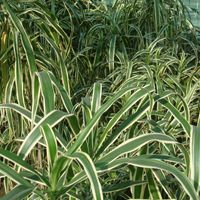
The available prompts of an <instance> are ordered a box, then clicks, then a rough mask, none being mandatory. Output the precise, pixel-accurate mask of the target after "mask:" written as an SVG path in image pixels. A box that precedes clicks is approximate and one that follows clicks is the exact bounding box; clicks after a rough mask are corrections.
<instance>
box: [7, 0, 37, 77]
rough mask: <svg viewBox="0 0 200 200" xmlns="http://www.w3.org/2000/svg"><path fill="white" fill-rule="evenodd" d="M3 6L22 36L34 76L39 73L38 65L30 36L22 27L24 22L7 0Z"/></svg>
mask: <svg viewBox="0 0 200 200" xmlns="http://www.w3.org/2000/svg"><path fill="white" fill-rule="evenodd" d="M3 4H4V6H5V8H6V11H7V12H8V14H9V16H10V18H11V20H12V22H13V25H14V26H15V27H16V29H17V30H18V31H19V32H20V34H21V37H22V44H23V47H24V50H25V52H26V57H27V60H28V65H29V69H30V73H31V74H33V73H34V72H35V71H37V67H36V64H35V57H34V52H33V48H32V45H31V42H30V40H29V38H28V35H27V33H26V31H25V29H24V27H23V25H22V22H21V21H20V19H19V18H18V17H17V16H16V15H15V13H14V12H13V11H12V9H11V8H10V6H9V5H8V2H7V1H6V0H3Z"/></svg>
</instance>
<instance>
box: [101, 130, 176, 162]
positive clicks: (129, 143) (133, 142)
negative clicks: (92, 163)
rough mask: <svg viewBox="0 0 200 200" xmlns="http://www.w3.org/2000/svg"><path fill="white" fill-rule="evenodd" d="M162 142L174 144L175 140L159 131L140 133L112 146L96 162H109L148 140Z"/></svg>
mask: <svg viewBox="0 0 200 200" xmlns="http://www.w3.org/2000/svg"><path fill="white" fill-rule="evenodd" d="M154 141H157V142H163V143H171V144H176V143H177V142H176V141H175V140H174V139H173V138H172V137H169V136H167V135H164V134H159V133H152V134H151V133H150V134H145V135H140V136H138V137H135V138H132V139H128V140H126V141H125V142H123V143H122V144H120V145H119V146H118V147H116V148H114V149H113V150H112V151H110V152H109V153H107V154H106V155H104V156H103V157H102V158H101V159H100V160H98V163H101V162H102V163H109V162H111V161H112V160H114V159H116V158H118V157H119V156H121V155H123V154H126V153H130V152H132V151H134V150H136V149H138V148H140V147H142V146H144V145H145V144H147V143H149V142H154Z"/></svg>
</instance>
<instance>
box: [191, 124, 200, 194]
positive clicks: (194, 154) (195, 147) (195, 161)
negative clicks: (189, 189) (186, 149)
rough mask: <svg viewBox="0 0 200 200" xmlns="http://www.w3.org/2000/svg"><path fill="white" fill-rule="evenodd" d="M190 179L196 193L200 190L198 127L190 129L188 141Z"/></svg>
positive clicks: (199, 137)
mask: <svg viewBox="0 0 200 200" xmlns="http://www.w3.org/2000/svg"><path fill="white" fill-rule="evenodd" d="M190 166H191V179H192V182H193V185H194V187H195V189H196V191H197V192H199V190H200V127H195V126H193V127H192V133H191V140H190Z"/></svg>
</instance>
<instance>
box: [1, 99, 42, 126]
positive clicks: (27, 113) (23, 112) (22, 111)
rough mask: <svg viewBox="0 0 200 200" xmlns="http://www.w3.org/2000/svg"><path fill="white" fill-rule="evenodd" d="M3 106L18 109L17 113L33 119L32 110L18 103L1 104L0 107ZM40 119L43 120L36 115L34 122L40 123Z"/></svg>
mask: <svg viewBox="0 0 200 200" xmlns="http://www.w3.org/2000/svg"><path fill="white" fill-rule="evenodd" d="M2 108H7V109H13V110H14V111H16V112H17V113H19V114H20V115H22V116H23V117H24V118H26V119H28V120H29V121H31V116H32V114H31V111H29V110H28V109H26V108H24V107H22V106H20V105H18V104H16V103H7V104H0V109H2ZM40 120H41V117H39V116H36V119H35V121H34V124H36V123H38V122H39V121H40Z"/></svg>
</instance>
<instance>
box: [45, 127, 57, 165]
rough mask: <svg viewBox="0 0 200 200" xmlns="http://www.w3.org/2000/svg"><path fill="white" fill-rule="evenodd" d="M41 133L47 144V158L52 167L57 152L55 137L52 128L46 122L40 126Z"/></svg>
mask: <svg viewBox="0 0 200 200" xmlns="http://www.w3.org/2000/svg"><path fill="white" fill-rule="evenodd" d="M42 133H43V136H44V139H45V142H46V145H47V155H48V158H47V160H48V161H49V164H50V166H51V167H52V166H53V163H54V161H55V159H56V157H57V152H58V148H57V142H56V137H55V134H54V132H53V130H52V128H51V127H50V126H49V125H48V124H45V125H43V126H42Z"/></svg>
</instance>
